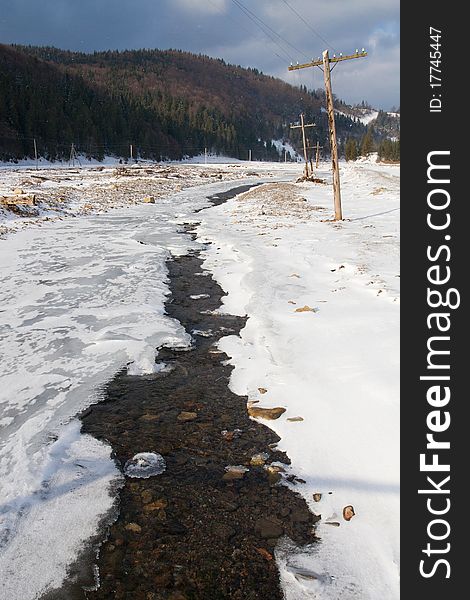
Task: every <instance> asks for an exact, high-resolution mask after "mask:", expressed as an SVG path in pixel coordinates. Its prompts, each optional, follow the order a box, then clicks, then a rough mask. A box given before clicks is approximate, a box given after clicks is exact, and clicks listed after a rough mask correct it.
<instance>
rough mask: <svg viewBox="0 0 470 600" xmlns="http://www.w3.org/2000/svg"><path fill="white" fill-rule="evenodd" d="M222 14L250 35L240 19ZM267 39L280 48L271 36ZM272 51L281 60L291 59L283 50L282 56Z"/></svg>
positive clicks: (210, 1)
mask: <svg viewBox="0 0 470 600" xmlns="http://www.w3.org/2000/svg"><path fill="white" fill-rule="evenodd" d="M207 1H208V2H209V4H211V5H212V6H213V7H214V8H219V7H218V6H217V5H216V4H214V3H213V2H212V0H207ZM245 14H246V13H245ZM224 16H226V17H228V18H229V19H230V20H231V21H232V23H235V25H236V26H237V27H241V28H242V29H243V30H244V31H246V33H248V35H250V36H251V35H252V32H251V31H249V30H248V29H247V28H246V27H245V26H244V25H242V23H241V21H239V20H238V19H234V18H233V17H232V16H231V15H230V14H227V15H224ZM246 16H249V15H247V14H246ZM255 25H257V24H256V23H255ZM263 33H264V34H265V35H266V36H267V33H266V32H265V31H263ZM268 39H269V41H270V42H271V44H273V46H275V47H276V48H280V46H279V44H277V43H276V42H275V41H274V40H273V39H272V38H271V37H270V38H268ZM281 50H282V48H281ZM273 53H274V55H275V56H277V58H280V59H281V60H282V61H285V60H286V57H287V59H288V60H291V57H290V56H289V55H288V54H286V52H284V51H283V54H284V56H279V54H277V52H275V51H274V50H273Z"/></svg>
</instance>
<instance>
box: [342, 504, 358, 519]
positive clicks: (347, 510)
mask: <svg viewBox="0 0 470 600" xmlns="http://www.w3.org/2000/svg"><path fill="white" fill-rule="evenodd" d="M355 514H356V513H355V512H354V508H353V507H352V506H351V505H350V504H349V505H348V506H345V507H344V508H343V519H344V520H345V521H350V520H351V519H352V518H353V517H354V516H355Z"/></svg>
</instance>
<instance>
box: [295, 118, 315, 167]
mask: <svg viewBox="0 0 470 600" xmlns="http://www.w3.org/2000/svg"><path fill="white" fill-rule="evenodd" d="M306 127H315V123H309V124H308V125H305V122H304V114H303V113H301V115H300V125H291V126H290V128H291V129H302V143H303V146H304V159H305V178H308V176H309V173H308V153H307V138H306V136H305V128H306Z"/></svg>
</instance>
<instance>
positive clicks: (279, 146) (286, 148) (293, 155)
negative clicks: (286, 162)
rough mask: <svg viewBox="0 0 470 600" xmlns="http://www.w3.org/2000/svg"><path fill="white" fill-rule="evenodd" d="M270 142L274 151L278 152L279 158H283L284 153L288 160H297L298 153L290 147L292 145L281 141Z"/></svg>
mask: <svg viewBox="0 0 470 600" xmlns="http://www.w3.org/2000/svg"><path fill="white" fill-rule="evenodd" d="M271 142H272V143H273V144H274V146H275V147H276V150H277V151H278V152H279V154H280V156H281V158H284V153H285V152H287V154H288V155H289V159H291V160H297V158H298V156H299V153H298V152H297V150H296V149H295V148H294V147H293V146H292V144H290V143H289V142H286V141H283V140H271Z"/></svg>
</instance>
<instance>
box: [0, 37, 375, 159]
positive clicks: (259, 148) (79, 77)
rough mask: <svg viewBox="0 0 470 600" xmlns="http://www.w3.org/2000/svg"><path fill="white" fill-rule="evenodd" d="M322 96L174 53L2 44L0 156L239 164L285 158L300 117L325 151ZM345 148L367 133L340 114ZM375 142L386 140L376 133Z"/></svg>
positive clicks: (217, 62)
mask: <svg viewBox="0 0 470 600" xmlns="http://www.w3.org/2000/svg"><path fill="white" fill-rule="evenodd" d="M322 104H323V93H322V92H321V91H308V90H307V89H306V88H305V87H293V86H291V85H288V84H287V83H285V82H283V81H281V80H279V79H276V78H274V77H270V76H266V75H263V74H262V73H260V72H259V71H257V70H256V69H244V68H241V67H237V66H233V65H228V64H226V63H225V62H224V61H223V60H217V59H212V58H209V57H207V56H201V55H194V54H190V53H187V52H182V51H178V50H167V51H160V50H132V51H125V52H117V51H106V52H99V53H93V54H84V53H76V52H70V51H64V50H58V49H56V48H37V47H22V46H4V45H0V159H4V160H5V159H15V158H21V157H25V156H29V157H32V156H34V145H33V140H34V139H35V140H36V143H37V148H38V152H39V154H40V155H41V156H45V157H47V158H49V159H55V158H59V157H66V156H68V155H69V154H70V147H71V144H72V143H73V144H74V145H75V148H76V150H77V152H79V153H83V154H86V155H88V156H93V157H95V158H102V157H103V156H105V155H108V154H112V155H116V156H122V157H127V156H128V155H129V151H130V150H129V148H130V144H132V145H133V148H134V153H135V155H139V156H141V157H143V158H153V159H157V160H160V159H162V158H163V159H164V158H182V157H183V156H184V155H189V156H191V155H195V154H198V153H200V152H201V151H203V150H204V148H207V149H208V150H209V151H212V152H217V153H223V154H226V155H228V156H232V157H236V158H246V157H247V156H248V151H249V150H251V151H252V156H253V159H273V160H278V159H279V153H278V150H277V149H276V147H275V145H274V144H272V141H273V140H280V139H285V140H288V139H290V140H291V142H292V143H293V145H294V146H297V147H299V148H300V144H299V142H300V137H299V133H298V130H297V131H296V130H294V131H292V130H290V123H292V122H293V121H297V120H298V118H299V113H300V112H304V113H305V116H306V119H307V120H308V121H312V120H313V121H314V122H315V123H316V125H317V126H316V127H315V129H314V130H313V134H311V135H312V139H311V141H316V140H317V139H318V140H319V141H320V143H321V144H322V145H323V146H325V149H326V151H327V149H328V140H327V137H328V135H327V133H328V128H327V122H326V115H325V113H324V110H322ZM336 120H337V131H338V138H339V142H340V149H341V150H343V149H344V145H345V143H346V140H347V139H348V138H354V139H357V140H358V141H360V140H361V139H362V138H363V136H364V135H365V134H366V132H367V128H366V127H365V126H364V125H363V124H362V123H360V122H358V121H357V119H352V118H350V117H349V116H348V115H341V114H340V115H337V118H336ZM375 135H376V140H375V141H376V142H377V143H379V142H380V134H375Z"/></svg>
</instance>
